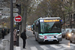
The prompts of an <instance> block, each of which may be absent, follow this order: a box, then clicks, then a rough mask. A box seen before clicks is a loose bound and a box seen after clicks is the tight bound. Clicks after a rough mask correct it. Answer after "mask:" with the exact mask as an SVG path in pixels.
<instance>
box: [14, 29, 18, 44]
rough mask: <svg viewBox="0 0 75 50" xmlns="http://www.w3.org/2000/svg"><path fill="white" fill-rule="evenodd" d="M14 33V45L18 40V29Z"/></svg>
mask: <svg viewBox="0 0 75 50" xmlns="http://www.w3.org/2000/svg"><path fill="white" fill-rule="evenodd" d="M13 33H14V34H13V40H14V45H16V41H17V29H15V30H14V32H13Z"/></svg>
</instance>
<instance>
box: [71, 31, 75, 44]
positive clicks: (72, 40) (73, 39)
mask: <svg viewBox="0 0 75 50" xmlns="http://www.w3.org/2000/svg"><path fill="white" fill-rule="evenodd" d="M70 42H71V43H75V30H72V34H71V38H70Z"/></svg>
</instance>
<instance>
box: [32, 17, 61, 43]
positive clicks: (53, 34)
mask: <svg viewBox="0 0 75 50" xmlns="http://www.w3.org/2000/svg"><path fill="white" fill-rule="evenodd" d="M61 24H62V20H61V18H60V17H46V18H39V19H37V20H36V21H34V24H33V34H34V35H35V40H36V41H38V42H46V41H56V42H57V43H59V41H62V34H61V28H62V25H61Z"/></svg>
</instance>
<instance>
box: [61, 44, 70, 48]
mask: <svg viewBox="0 0 75 50" xmlns="http://www.w3.org/2000/svg"><path fill="white" fill-rule="evenodd" d="M60 45H61V46H63V47H65V48H70V47H71V46H70V45H65V44H60Z"/></svg>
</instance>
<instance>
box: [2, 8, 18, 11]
mask: <svg viewBox="0 0 75 50" xmlns="http://www.w3.org/2000/svg"><path fill="white" fill-rule="evenodd" d="M3 12H10V8H3ZM13 12H18V9H17V8H13Z"/></svg>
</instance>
